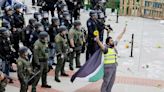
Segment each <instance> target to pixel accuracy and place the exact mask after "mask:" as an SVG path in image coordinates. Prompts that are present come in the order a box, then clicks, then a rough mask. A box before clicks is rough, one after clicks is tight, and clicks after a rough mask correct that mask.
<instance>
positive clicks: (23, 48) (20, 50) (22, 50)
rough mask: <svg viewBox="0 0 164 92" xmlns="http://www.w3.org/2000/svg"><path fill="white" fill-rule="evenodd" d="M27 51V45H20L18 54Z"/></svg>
mask: <svg viewBox="0 0 164 92" xmlns="http://www.w3.org/2000/svg"><path fill="white" fill-rule="evenodd" d="M27 51H28V48H27V47H25V46H24V47H21V48H20V49H19V54H24V53H26V52H27Z"/></svg>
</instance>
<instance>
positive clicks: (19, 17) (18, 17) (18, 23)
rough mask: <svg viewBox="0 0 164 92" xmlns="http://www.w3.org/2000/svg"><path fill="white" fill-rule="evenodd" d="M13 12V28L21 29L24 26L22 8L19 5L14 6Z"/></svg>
mask: <svg viewBox="0 0 164 92" xmlns="http://www.w3.org/2000/svg"><path fill="white" fill-rule="evenodd" d="M14 9H15V12H14V14H13V17H14V26H15V28H20V29H21V28H23V27H24V25H25V20H24V15H23V8H22V5H21V4H16V5H15V6H14Z"/></svg>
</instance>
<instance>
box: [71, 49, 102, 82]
mask: <svg viewBox="0 0 164 92" xmlns="http://www.w3.org/2000/svg"><path fill="white" fill-rule="evenodd" d="M102 59H103V58H102V51H101V50H100V49H99V50H97V51H96V52H95V53H94V54H93V55H92V57H91V58H90V59H89V60H88V61H87V62H86V63H85V64H84V65H83V66H82V67H81V68H80V69H79V70H78V71H77V72H76V73H75V74H74V75H73V76H72V78H71V82H73V81H74V80H75V79H76V78H78V79H82V80H87V81H89V82H96V81H98V80H100V79H102V77H103V75H104V67H103V65H104V64H103V62H102Z"/></svg>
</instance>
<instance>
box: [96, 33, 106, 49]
mask: <svg viewBox="0 0 164 92" xmlns="http://www.w3.org/2000/svg"><path fill="white" fill-rule="evenodd" d="M96 42H97V43H98V45H99V46H100V48H101V50H103V51H104V50H105V46H104V45H103V43H102V42H101V41H100V39H99V36H97V37H96Z"/></svg>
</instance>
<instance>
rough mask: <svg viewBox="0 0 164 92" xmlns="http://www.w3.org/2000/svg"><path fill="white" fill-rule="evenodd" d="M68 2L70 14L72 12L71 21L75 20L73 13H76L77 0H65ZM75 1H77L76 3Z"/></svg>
mask: <svg viewBox="0 0 164 92" xmlns="http://www.w3.org/2000/svg"><path fill="white" fill-rule="evenodd" d="M65 1H66V4H67V6H68V10H69V14H70V18H71V19H70V21H71V23H72V22H73V19H72V18H73V13H74V8H75V4H77V2H75V1H74V0H65ZM74 2H75V3H74Z"/></svg>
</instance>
